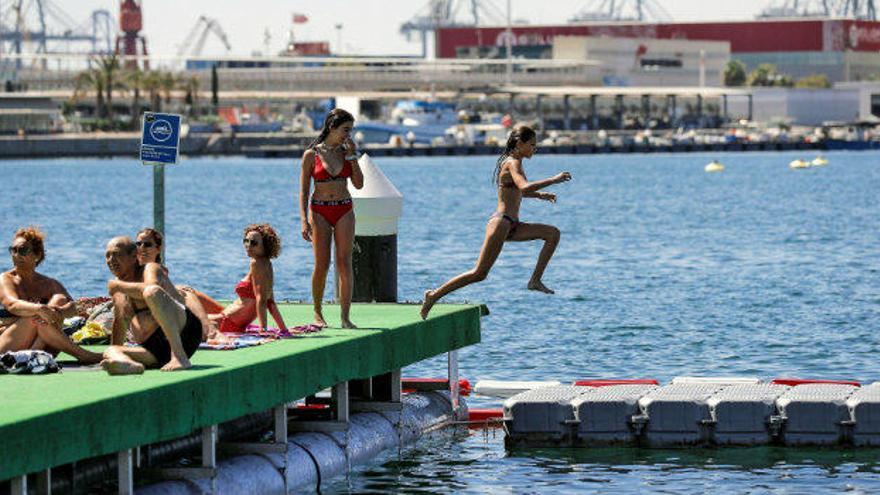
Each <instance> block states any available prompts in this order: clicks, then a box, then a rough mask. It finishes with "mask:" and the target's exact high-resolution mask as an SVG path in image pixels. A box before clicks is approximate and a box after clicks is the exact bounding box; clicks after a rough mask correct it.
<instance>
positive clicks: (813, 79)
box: [794, 74, 831, 89]
mask: <svg viewBox="0 0 880 495" xmlns="http://www.w3.org/2000/svg"><path fill="white" fill-rule="evenodd" d="M794 87H796V88H813V89H815V88H830V87H831V82H830V81H829V80H828V76H826V75H825V74H810V75H809V76H806V77H802V78H800V79H798V80H797V82H796V83H794Z"/></svg>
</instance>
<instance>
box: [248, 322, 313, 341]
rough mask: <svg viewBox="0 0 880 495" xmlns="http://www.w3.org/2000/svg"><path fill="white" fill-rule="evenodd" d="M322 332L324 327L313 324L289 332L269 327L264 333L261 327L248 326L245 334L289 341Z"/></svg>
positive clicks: (293, 328) (291, 329)
mask: <svg viewBox="0 0 880 495" xmlns="http://www.w3.org/2000/svg"><path fill="white" fill-rule="evenodd" d="M321 330H323V328H322V327H319V326H318V325H312V324H309V325H300V326H298V327H292V328H290V329H288V331H287V332H284V331H282V330H280V329H278V328H275V327H268V328H266V330H265V331H263V330H261V329H260V326H259V325H248V326H247V328H245V331H244V333H245V334H246V335H259V336H262V337H274V338H276V339H289V338H292V337H296V336H299V335H305V334H309V333H317V332H320V331H321Z"/></svg>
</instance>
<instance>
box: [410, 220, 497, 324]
mask: <svg viewBox="0 0 880 495" xmlns="http://www.w3.org/2000/svg"><path fill="white" fill-rule="evenodd" d="M509 231H510V222H508V221H507V220H504V219H503V218H492V219H490V220H489V223H488V224H486V238H485V239H484V240H483V247H482V248H480V257H479V258H478V259H477V264H476V265H475V266H474V268H473V269H471V270H469V271H466V272H464V273H462V274H461V275H458V276H456V277H454V278H452V279H451V280H449V281H448V282H446V283H445V284H443V285H441V286H440V287H439V288H438V289H436V290H427V291H425V302H424V303H422V310H421V311H420V314H421V316H422V319H423V320H424V319H425V318H427V317H428V313H429V312H430V311H431V308H432V307H433V306H434V303H436V302H437V301H438V300H440V298H442V297H443V296H445V295H446V294H449V293H450V292H452V291H455V290H458V289H461V288H462V287H465V286H467V285H470V284H473V283H475V282H480V281H482V280H485V279H486V277H487V276H488V275H489V270H491V269H492V265H494V264H495V260H497V259H498V255H499V254H501V248H502V247H503V246H504V240H505V239H507V233H508V232H509Z"/></svg>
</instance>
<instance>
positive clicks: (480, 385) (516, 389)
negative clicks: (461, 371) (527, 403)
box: [474, 380, 562, 399]
mask: <svg viewBox="0 0 880 495" xmlns="http://www.w3.org/2000/svg"><path fill="white" fill-rule="evenodd" d="M559 385H562V382H559V381H557V380H546V381H503V380H479V381H477V384H476V385H475V386H474V393H475V394H477V395H482V396H485V397H496V398H500V399H506V398H508V397H513V396H514V395H516V394H519V393H521V392H525V391H528V390H535V389H539V388H544V387H555V386H559Z"/></svg>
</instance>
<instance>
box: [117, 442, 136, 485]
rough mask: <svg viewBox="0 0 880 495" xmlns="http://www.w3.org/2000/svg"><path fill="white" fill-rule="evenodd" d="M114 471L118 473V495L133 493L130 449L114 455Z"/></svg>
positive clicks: (132, 468) (132, 462) (132, 469)
mask: <svg viewBox="0 0 880 495" xmlns="http://www.w3.org/2000/svg"><path fill="white" fill-rule="evenodd" d="M116 470H117V471H118V473H119V495H131V494H132V493H134V456H133V455H132V453H131V449H126V450H122V451H119V452H118V453H117V454H116Z"/></svg>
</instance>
